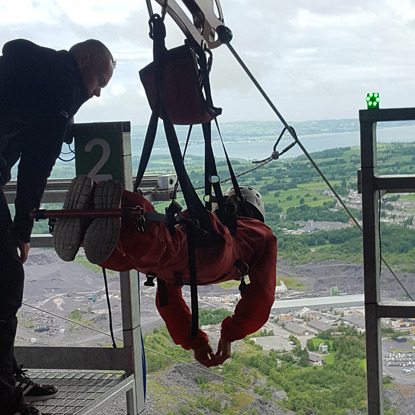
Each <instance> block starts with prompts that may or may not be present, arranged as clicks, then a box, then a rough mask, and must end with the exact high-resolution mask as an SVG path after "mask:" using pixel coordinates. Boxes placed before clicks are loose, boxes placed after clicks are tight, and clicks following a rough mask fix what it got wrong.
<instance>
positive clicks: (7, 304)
mask: <svg viewBox="0 0 415 415" xmlns="http://www.w3.org/2000/svg"><path fill="white" fill-rule="evenodd" d="M11 228H12V220H11V217H10V212H9V209H8V206H7V202H6V198H5V196H4V192H3V190H2V188H0V408H1V413H2V414H5V415H11V414H14V413H15V412H16V411H17V410H19V408H21V406H22V405H23V396H22V391H21V389H20V388H16V387H15V381H14V376H13V372H14V366H15V365H16V362H15V359H14V341H15V337H16V329H17V317H16V314H17V311H18V310H19V308H20V307H21V305H22V299H23V284H24V270H23V264H22V262H21V260H20V258H19V255H18V251H17V246H16V241H15V238H14V236H13V233H12V229H11Z"/></svg>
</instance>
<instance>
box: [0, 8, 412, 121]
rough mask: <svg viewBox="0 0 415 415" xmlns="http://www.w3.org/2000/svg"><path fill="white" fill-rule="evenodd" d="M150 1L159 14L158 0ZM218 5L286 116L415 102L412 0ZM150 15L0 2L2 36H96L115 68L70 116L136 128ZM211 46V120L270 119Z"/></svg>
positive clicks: (179, 38) (232, 62) (53, 41)
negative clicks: (373, 99) (374, 99)
mask: <svg viewBox="0 0 415 415" xmlns="http://www.w3.org/2000/svg"><path fill="white" fill-rule="evenodd" d="M198 1H207V2H212V0H198ZM177 2H178V4H180V5H182V2H181V0H177ZM152 6H153V11H154V12H156V13H160V6H159V5H158V3H156V1H154V0H152ZM221 6H222V11H223V15H224V20H225V25H226V26H228V27H229V28H230V29H231V30H232V33H233V39H232V41H231V44H232V47H233V48H234V49H235V51H236V52H237V53H238V55H239V56H240V57H241V59H242V60H243V61H244V63H245V64H246V66H247V67H248V68H249V69H250V71H251V72H252V74H253V75H254V77H255V78H256V80H257V81H258V82H259V84H260V85H261V86H262V88H263V89H264V90H265V92H266V93H267V94H268V96H269V97H270V99H271V100H272V102H273V103H274V105H275V107H276V108H277V109H278V111H279V112H280V114H281V115H282V116H283V118H284V119H285V120H287V121H288V122H290V123H292V122H295V121H297V122H300V121H310V120H325V119H341V118H358V112H359V109H364V108H365V107H366V102H365V98H366V94H367V93H368V92H379V93H380V99H381V101H380V106H381V107H382V108H398V107H413V106H415V98H414V97H415V94H414V92H415V80H414V75H415V70H414V69H415V53H414V48H415V1H413V0H399V1H396V0H364V1H362V0H347V1H342V2H340V1H333V0H290V1H287V0H222V1H221ZM148 18H149V14H148V10H147V6H146V1H145V0H117V1H110V0H99V1H98V0H71V1H67V0H65V1H64V0H33V1H30V0H14V1H11V0H0V41H1V42H0V43H1V45H3V44H4V43H6V42H7V41H8V40H11V39H16V38H26V39H29V40H32V41H34V42H35V43H38V44H40V45H42V46H47V47H51V48H54V49H69V48H70V46H72V45H73V44H75V43H77V42H80V41H82V40H85V39H88V38H96V39H99V40H101V41H102V42H104V43H105V44H106V45H107V46H108V48H109V49H110V50H111V52H112V54H113V55H114V57H115V59H116V60H117V68H116V70H115V72H114V76H113V78H112V80H111V82H110V83H109V85H108V86H107V87H106V88H105V89H104V90H103V91H102V95H101V97H100V98H93V99H92V100H90V101H88V102H87V103H86V104H85V105H84V106H83V107H82V108H81V109H80V110H79V112H78V114H77V115H76V117H75V121H76V122H95V121H131V122H132V123H133V124H143V125H144V124H146V123H147V122H148V120H149V117H150V109H149V105H148V102H147V99H146V97H145V93H144V89H143V86H142V85H141V82H140V80H139V77H138V71H139V70H140V69H142V68H143V67H144V66H146V65H147V64H148V63H150V62H151V60H152V41H151V39H150V38H149V35H148V32H149V28H148ZM166 25H167V39H166V43H167V47H169V48H171V47H175V46H179V45H181V44H183V41H184V38H185V37H184V35H183V33H182V32H181V31H180V30H179V29H178V27H177V25H176V24H175V23H174V22H173V21H172V19H171V18H170V17H169V16H167V17H166ZM212 52H213V57H214V60H213V67H212V72H211V86H212V94H213V100H214V104H215V105H216V106H218V107H221V108H222V109H223V113H222V115H221V116H220V117H219V121H220V122H233V121H270V120H271V121H272V120H276V119H277V117H276V115H275V114H274V112H273V111H272V109H271V108H270V107H269V105H268V104H267V103H266V102H265V100H264V99H263V98H262V96H261V95H260V94H259V92H258V91H257V89H256V87H255V86H254V84H253V83H252V81H251V80H250V79H249V78H248V77H247V75H246V74H245V73H244V71H243V70H242V68H241V66H240V64H239V63H238V62H237V61H236V59H235V58H234V56H233V55H232V54H231V52H230V50H229V49H228V47H227V46H226V45H221V46H220V47H218V48H215V49H214V50H213V51H212Z"/></svg>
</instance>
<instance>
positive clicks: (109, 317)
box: [102, 268, 117, 349]
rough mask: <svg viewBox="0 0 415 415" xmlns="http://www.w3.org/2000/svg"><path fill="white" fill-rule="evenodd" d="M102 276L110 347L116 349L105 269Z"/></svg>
mask: <svg viewBox="0 0 415 415" xmlns="http://www.w3.org/2000/svg"><path fill="white" fill-rule="evenodd" d="M102 274H103V275H104V284H105V294H106V296H107V306H108V320H109V325H110V333H111V338H112V347H114V349H116V348H117V343H116V342H115V339H114V328H113V326H112V310H111V304H110V294H109V290H108V280H107V272H106V271H105V268H102Z"/></svg>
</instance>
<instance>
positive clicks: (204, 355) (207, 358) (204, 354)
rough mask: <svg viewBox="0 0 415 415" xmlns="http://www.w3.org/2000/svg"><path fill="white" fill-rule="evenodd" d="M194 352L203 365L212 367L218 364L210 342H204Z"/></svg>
mask: <svg viewBox="0 0 415 415" xmlns="http://www.w3.org/2000/svg"><path fill="white" fill-rule="evenodd" d="M193 352H194V356H195V359H196V360H197V361H198V362H199V363H201V364H202V365H203V366H206V367H211V366H216V365H217V364H218V363H217V362H216V357H215V354H214V353H213V350H212V348H211V347H210V344H209V343H204V344H203V345H202V346H200V347H199V348H198V349H194V350H193Z"/></svg>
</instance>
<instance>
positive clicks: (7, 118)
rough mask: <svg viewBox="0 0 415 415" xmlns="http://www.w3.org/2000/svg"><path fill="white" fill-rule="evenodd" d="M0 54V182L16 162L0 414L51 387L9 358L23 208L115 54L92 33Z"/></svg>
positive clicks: (4, 254) (2, 256) (1, 276)
mask: <svg viewBox="0 0 415 415" xmlns="http://www.w3.org/2000/svg"><path fill="white" fill-rule="evenodd" d="M2 53H3V55H2V56H0V186H3V185H4V184H6V183H7V182H8V181H9V180H10V170H11V168H12V166H13V165H14V164H15V163H16V162H17V161H18V160H19V159H20V162H19V166H18V175H17V193H16V199H15V216H14V219H12V217H11V214H10V211H9V208H8V205H7V202H6V198H5V195H4V193H3V190H2V187H0V270H1V271H0V408H1V413H2V414H5V415H11V414H13V415H14V414H24V415H26V414H27V415H38V414H40V411H38V410H37V409H35V408H34V407H31V406H27V405H26V404H25V402H24V398H26V400H29V399H30V400H41V399H45V398H48V397H50V396H53V395H55V394H56V392H57V390H56V388H54V387H53V386H46V387H45V386H40V385H37V384H33V382H31V381H30V379H28V378H27V377H26V376H25V375H24V373H22V371H21V370H19V369H18V368H17V365H16V362H15V359H14V357H13V348H14V339H15V335H16V327H17V318H16V314H17V311H18V309H19V308H20V306H21V304H22V297H23V282H24V271H23V263H24V262H25V261H26V259H27V257H28V253H29V248H30V234H31V231H32V227H33V219H32V218H31V216H30V212H31V211H32V210H33V209H36V208H38V207H39V205H40V201H41V198H42V195H43V192H44V190H45V186H46V181H47V178H48V177H49V175H50V173H51V171H52V168H53V166H54V164H55V161H56V159H57V158H58V156H59V154H60V151H61V147H62V143H63V142H64V139H65V136H66V134H67V129H68V125H69V123H70V121H71V119H72V117H73V116H74V115H75V113H76V112H77V111H78V109H79V108H80V107H81V105H82V104H84V103H85V102H86V101H87V100H88V99H89V98H92V97H93V96H97V97H99V96H100V93H101V89H102V88H104V87H105V86H106V85H107V84H108V82H109V80H110V79H111V77H112V73H113V70H114V67H115V61H114V58H113V57H112V55H111V53H110V51H109V50H108V49H107V47H106V46H105V45H104V44H103V43H101V42H100V41H98V40H94V39H89V40H86V41H84V42H81V43H78V44H76V45H74V46H73V47H72V48H70V49H69V51H65V50H60V51H56V50H53V49H49V48H45V47H41V46H38V45H36V44H34V43H32V42H30V41H28V40H24V39H17V40H13V41H10V42H8V43H6V44H5V45H4V46H3V50H2ZM26 392H27V395H25V396H24V393H26ZM36 395H37V396H36ZM42 395H43V396H42Z"/></svg>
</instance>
